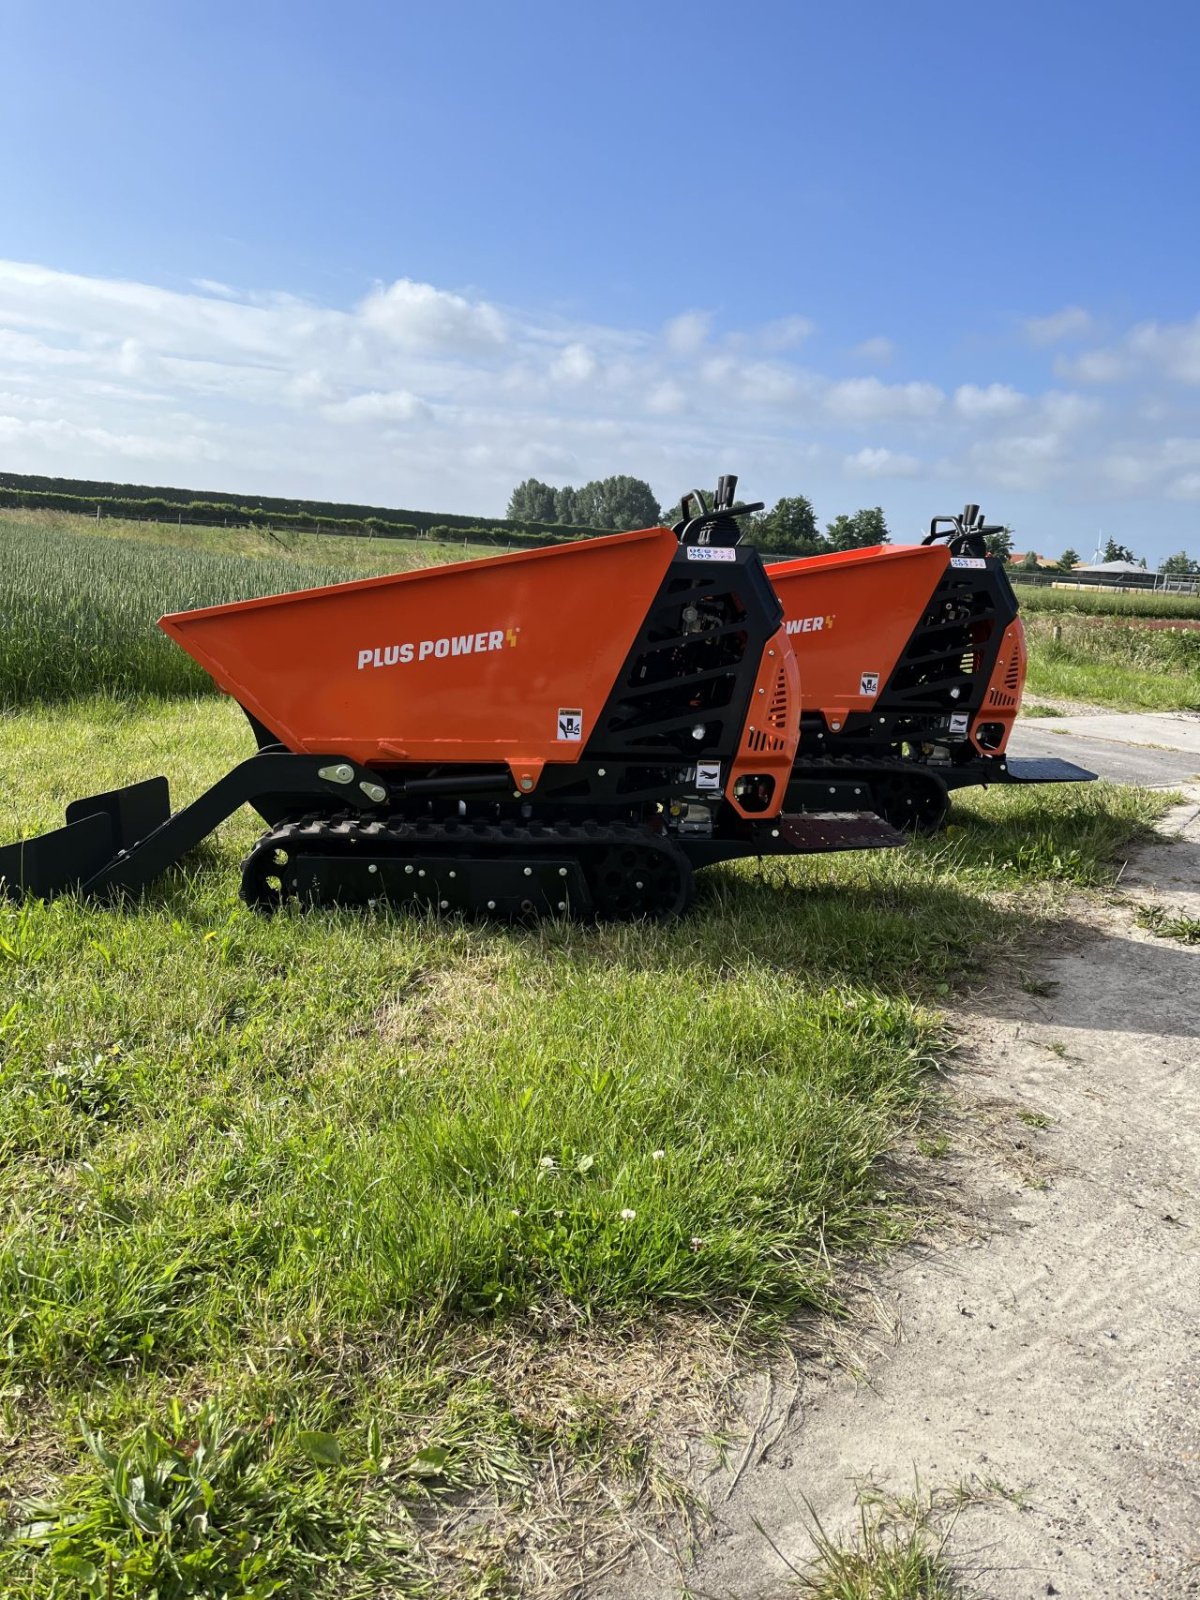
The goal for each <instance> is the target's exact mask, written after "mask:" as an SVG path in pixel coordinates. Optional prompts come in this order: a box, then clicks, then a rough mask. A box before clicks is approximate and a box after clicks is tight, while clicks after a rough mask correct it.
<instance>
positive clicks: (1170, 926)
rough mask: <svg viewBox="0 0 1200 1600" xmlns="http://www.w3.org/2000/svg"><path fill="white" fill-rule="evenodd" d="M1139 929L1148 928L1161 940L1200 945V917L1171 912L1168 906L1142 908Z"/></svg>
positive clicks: (1138, 922) (1139, 912)
mask: <svg viewBox="0 0 1200 1600" xmlns="http://www.w3.org/2000/svg"><path fill="white" fill-rule="evenodd" d="M1137 924H1138V927H1139V928H1146V929H1147V930H1148V931H1149V932H1150V933H1155V934H1157V935H1158V937H1159V938H1160V939H1175V940H1177V941H1178V942H1179V943H1180V944H1200V917H1189V916H1186V915H1185V914H1184V913H1183V912H1173V911H1169V910H1168V909H1167V907H1166V906H1142V907H1141V908H1140V910H1139V911H1138V913H1137Z"/></svg>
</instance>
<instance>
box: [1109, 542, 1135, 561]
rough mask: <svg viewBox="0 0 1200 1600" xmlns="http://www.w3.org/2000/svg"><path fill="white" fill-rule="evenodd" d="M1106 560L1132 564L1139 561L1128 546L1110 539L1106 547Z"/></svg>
mask: <svg viewBox="0 0 1200 1600" xmlns="http://www.w3.org/2000/svg"><path fill="white" fill-rule="evenodd" d="M1104 559H1105V561H1128V562H1131V563H1132V562H1134V561H1136V560H1137V557H1136V556H1135V555H1134V553H1133V551H1132V550H1131V549H1130V548H1129V546H1128V545H1127V544H1118V543H1117V541H1116V540H1115V539H1110V540H1109V541H1108V543H1107V544H1106V545H1105V546H1104Z"/></svg>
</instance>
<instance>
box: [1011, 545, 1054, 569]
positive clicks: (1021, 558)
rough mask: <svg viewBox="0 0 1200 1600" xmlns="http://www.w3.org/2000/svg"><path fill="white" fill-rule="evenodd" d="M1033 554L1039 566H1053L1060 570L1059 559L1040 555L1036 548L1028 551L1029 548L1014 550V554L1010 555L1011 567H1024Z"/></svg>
mask: <svg viewBox="0 0 1200 1600" xmlns="http://www.w3.org/2000/svg"><path fill="white" fill-rule="evenodd" d="M1031 554H1032V556H1033V559H1034V560H1035V561H1036V562H1037V564H1038V566H1039V567H1053V568H1054V569H1055V571H1057V570H1058V562H1057V561H1055V560H1054V559H1053V558H1052V557H1050V556H1040V555H1038V553H1037V551H1036V550H1034V551H1032V552H1031V551H1027V550H1020V551H1018V550H1014V551H1013V553H1012V555H1011V556H1009V558H1008V564H1009V566H1010V567H1023V566H1024V565H1025V563H1026V562H1027V561H1028V560H1029V557H1030V555H1031Z"/></svg>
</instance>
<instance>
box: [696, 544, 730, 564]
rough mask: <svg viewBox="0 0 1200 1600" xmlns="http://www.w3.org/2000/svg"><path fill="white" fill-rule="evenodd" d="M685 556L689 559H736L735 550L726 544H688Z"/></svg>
mask: <svg viewBox="0 0 1200 1600" xmlns="http://www.w3.org/2000/svg"><path fill="white" fill-rule="evenodd" d="M687 558H688V560H689V561H736V560H737V551H736V550H735V549H734V548H733V546H732V545H727V544H690V545H688V547H687Z"/></svg>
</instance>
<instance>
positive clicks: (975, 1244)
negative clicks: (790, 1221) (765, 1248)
mask: <svg viewBox="0 0 1200 1600" xmlns="http://www.w3.org/2000/svg"><path fill="white" fill-rule="evenodd" d="M1197 801H1200V793H1194V796H1193V799H1192V801H1191V802H1190V803H1189V805H1187V806H1186V807H1183V808H1181V809H1180V810H1179V811H1177V812H1175V813H1173V814H1172V816H1171V817H1170V818H1168V819H1167V822H1166V823H1165V824H1164V828H1165V830H1167V831H1168V832H1170V833H1172V834H1174V835H1175V836H1176V842H1174V843H1170V844H1164V845H1162V846H1154V847H1152V848H1150V849H1147V850H1145V851H1144V852H1143V853H1142V854H1141V855H1140V856H1139V858H1138V859H1137V861H1136V863H1134V864H1133V865H1132V866H1131V868H1130V870H1129V871H1127V873H1126V875H1125V877H1124V879H1123V882H1122V892H1121V895H1120V896H1118V897H1115V898H1114V901H1113V903H1112V904H1111V905H1110V906H1108V907H1106V908H1105V909H1104V910H1103V911H1102V912H1100V913H1097V912H1095V911H1094V910H1092V909H1090V908H1089V909H1088V910H1087V912H1086V913H1085V915H1086V919H1087V926H1082V925H1076V926H1074V927H1073V928H1071V929H1069V930H1068V935H1067V938H1066V941H1065V948H1059V949H1058V950H1056V951H1055V952H1053V953H1048V954H1046V955H1044V956H1042V957H1039V958H1038V959H1036V961H1030V962H1029V963H1027V964H1026V966H1025V968H1024V970H1023V971H1022V972H1021V973H1016V974H1014V975H1013V976H1012V977H1011V978H1010V979H1006V980H1005V981H1004V982H1003V984H998V985H997V986H996V987H995V988H994V989H993V990H992V991H991V992H989V993H986V994H984V995H982V996H979V997H977V998H976V999H975V1000H974V1001H973V1002H972V1003H971V1005H970V1007H969V1009H968V1010H967V1011H966V1012H965V1013H964V1014H963V1015H961V1016H960V1017H959V1018H958V1021H959V1023H960V1025H961V1029H962V1035H963V1051H962V1055H961V1057H960V1060H959V1063H958V1067H957V1071H956V1073H955V1077H954V1081H953V1091H952V1092H953V1099H954V1101H955V1102H956V1104H957V1106H958V1112H957V1116H958V1118H959V1122H958V1131H957V1133H956V1135H955V1137H954V1139H953V1145H954V1154H953V1155H952V1156H950V1157H949V1158H948V1159H946V1160H943V1161H938V1162H929V1163H928V1164H927V1170H928V1173H929V1181H930V1182H931V1183H936V1184H937V1186H938V1188H939V1189H940V1190H941V1191H942V1192H943V1196H944V1198H945V1200H946V1201H947V1202H948V1208H949V1212H950V1221H949V1222H948V1223H945V1224H943V1226H942V1227H941V1228H940V1229H939V1230H938V1231H937V1232H936V1233H935V1235H934V1237H933V1239H932V1240H930V1241H926V1243H925V1244H923V1245H922V1246H920V1247H916V1248H912V1249H909V1250H906V1251H903V1252H901V1253H900V1255H899V1256H897V1257H896V1258H895V1259H894V1260H893V1261H892V1262H891V1264H890V1265H889V1266H888V1267H887V1268H886V1269H885V1270H884V1271H883V1272H882V1273H881V1274H880V1275H879V1276H878V1278H877V1279H876V1280H875V1284H874V1290H875V1295H876V1297H877V1299H876V1303H877V1305H878V1307H879V1308H880V1311H881V1313H882V1315H881V1316H880V1319H879V1323H880V1328H881V1330H882V1331H881V1332H880V1333H879V1335H878V1337H877V1339H876V1341H875V1349H874V1350H873V1351H865V1352H864V1354H863V1355H862V1357H861V1366H860V1368H859V1370H858V1371H857V1372H848V1371H846V1370H844V1369H841V1368H839V1369H835V1370H833V1371H832V1372H830V1371H829V1369H828V1368H826V1369H825V1370H824V1371H822V1368H821V1365H820V1364H819V1363H811V1364H810V1365H809V1366H808V1367H807V1368H806V1370H804V1372H803V1375H802V1377H801V1379H800V1381H799V1383H798V1384H796V1383H794V1382H793V1383H792V1384H791V1385H789V1384H788V1383H787V1382H785V1381H783V1380H781V1379H780V1377H779V1375H778V1374H775V1375H774V1377H773V1378H772V1380H771V1382H770V1384H769V1385H768V1383H767V1380H766V1379H765V1378H762V1379H760V1380H759V1381H758V1383H757V1385H751V1386H750V1387H749V1389H748V1391H747V1394H746V1397H745V1411H746V1416H747V1419H748V1423H750V1424H755V1425H756V1432H755V1440H756V1446H755V1448H753V1449H752V1450H751V1452H750V1454H749V1457H748V1459H747V1463H746V1464H745V1466H744V1467H743V1469H742V1471H741V1473H740V1476H739V1477H738V1481H737V1484H736V1487H735V1489H734V1491H733V1493H732V1494H730V1495H728V1498H726V1496H727V1493H728V1490H729V1485H730V1482H731V1479H732V1477H733V1473H732V1472H728V1473H724V1474H717V1475H716V1476H715V1477H713V1478H710V1479H708V1481H707V1482H706V1483H705V1484H703V1485H699V1484H698V1485H697V1488H698V1492H699V1493H701V1495H702V1496H703V1497H705V1498H707V1499H708V1500H709V1502H710V1504H711V1505H712V1507H713V1511H714V1518H715V1520H714V1525H713V1527H712V1530H711V1535H710V1537H709V1538H708V1539H706V1540H705V1541H704V1544H703V1548H702V1551H701V1554H700V1556H699V1559H698V1560H697V1561H696V1562H695V1563H692V1562H690V1561H688V1560H680V1559H679V1558H678V1557H676V1558H675V1559H667V1558H665V1557H664V1556H663V1555H662V1554H655V1555H654V1557H653V1559H652V1562H651V1565H650V1567H649V1568H648V1569H647V1568H642V1569H640V1570H639V1569H638V1568H637V1567H634V1568H631V1569H630V1570H629V1571H627V1572H626V1573H625V1574H624V1576H623V1577H622V1579H621V1580H620V1582H619V1583H618V1584H617V1585H616V1586H615V1587H613V1588H610V1587H608V1586H607V1585H605V1586H604V1589H603V1593H604V1594H605V1595H606V1596H609V1595H611V1596H616V1595H621V1596H622V1597H629V1600H633V1597H647V1600H649V1597H651V1596H655V1597H657V1596H663V1597H665V1596H668V1595H672V1596H674V1595H678V1594H680V1593H681V1592H687V1593H688V1594H690V1595H694V1596H705V1597H708V1596H712V1597H716V1596H721V1597H737V1600H774V1597H776V1596H779V1597H782V1596H783V1595H785V1594H787V1593H788V1592H789V1580H790V1576H791V1575H790V1573H789V1571H788V1568H787V1565H786V1564H785V1560H784V1559H782V1558H786V1560H787V1561H792V1562H798V1563H803V1561H804V1559H805V1558H806V1556H807V1555H808V1554H809V1553H810V1550H811V1546H810V1544H809V1540H808V1536H807V1533H806V1527H807V1525H808V1512H807V1509H806V1504H805V1502H806V1501H807V1502H808V1503H809V1504H811V1506H812V1507H813V1508H814V1509H815V1510H816V1512H817V1513H818V1514H819V1516H820V1517H821V1519H822V1521H823V1523H824V1524H825V1525H826V1527H827V1528H830V1529H832V1530H840V1529H843V1528H846V1527H848V1526H849V1525H850V1523H851V1522H852V1520H853V1517H854V1514H855V1513H854V1496H855V1485H856V1484H860V1483H862V1482H864V1481H873V1482H874V1483H876V1484H877V1485H880V1486H882V1487H884V1488H886V1489H887V1490H890V1491H893V1492H897V1493H900V1494H903V1493H911V1492H912V1490H913V1486H914V1481H915V1480H916V1479H919V1482H920V1484H921V1486H922V1488H923V1489H926V1490H937V1489H945V1488H948V1487H950V1486H953V1485H956V1484H960V1483H971V1484H973V1485H974V1487H975V1488H976V1489H977V1490H985V1498H984V1499H983V1501H982V1503H979V1504H973V1505H971V1506H970V1507H969V1508H968V1509H967V1510H966V1511H964V1512H963V1513H962V1514H961V1515H960V1517H959V1519H958V1521H957V1522H956V1523H955V1525H954V1528H953V1533H952V1535H951V1543H950V1547H949V1548H950V1553H951V1555H952V1556H953V1558H954V1559H955V1562H956V1564H957V1566H958V1568H959V1570H960V1572H962V1574H963V1575H964V1576H965V1577H966V1578H967V1579H968V1581H969V1583H970V1584H971V1586H972V1589H973V1592H975V1593H977V1594H980V1595H986V1596H992V1597H995V1600H1025V1597H1032V1596H1041V1595H1047V1594H1059V1595H1062V1596H1064V1597H1070V1600H1108V1597H1112V1600H1140V1597H1143V1596H1145V1597H1152V1596H1153V1597H1162V1600H1177V1597H1183V1596H1192V1595H1200V948H1197V947H1188V946H1185V945H1183V944H1180V943H1177V942H1172V941H1169V940H1165V939H1160V938H1157V937H1154V936H1153V935H1151V934H1149V933H1147V932H1144V931H1143V930H1141V929H1140V928H1138V927H1137V925H1136V923H1135V920H1134V918H1135V910H1136V907H1137V905H1139V904H1147V903H1151V902H1157V903H1161V904H1164V905H1169V906H1171V907H1173V908H1175V909H1181V910H1185V911H1186V912H1187V913H1188V914H1190V915H1192V916H1197V915H1200V805H1198V804H1197ZM1022 977H1025V978H1026V979H1028V978H1032V979H1034V980H1035V983H1034V986H1035V987H1038V988H1040V989H1045V990H1048V991H1049V992H1046V993H1042V994H1031V993H1028V992H1027V991H1026V990H1024V989H1023V988H1021V987H1020V986H1019V983H1020V979H1021V978H1022ZM1022 1114H1023V1115H1022ZM1043 1121H1044V1122H1045V1126H1039V1125H1038V1124H1040V1123H1042V1122H1043ZM767 1441H770V1442H769V1443H767ZM764 1444H765V1445H766V1447H765V1448H764ZM740 1455H741V1451H740V1450H735V1452H734V1456H733V1465H734V1466H735V1467H736V1466H738V1465H740V1464H741V1463H740V1461H739V1457H740ZM768 1535H769V1538H768V1537H766V1536H768ZM772 1545H774V1546H775V1547H777V1550H776V1549H773V1548H772ZM684 1583H686V1586H687V1587H686V1591H683V1587H682V1586H683V1584H684ZM595 1592H596V1594H597V1595H598V1594H599V1593H600V1590H599V1589H597V1590H596V1591H595Z"/></svg>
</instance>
